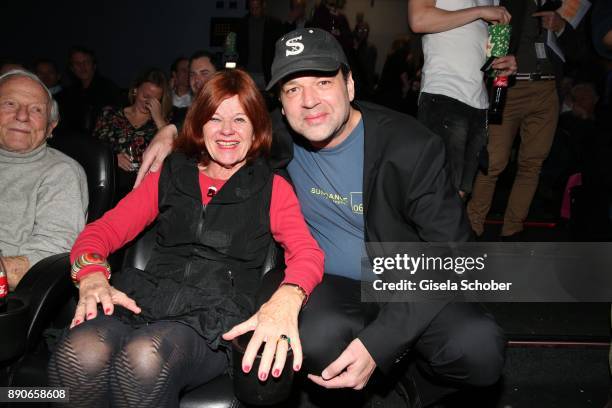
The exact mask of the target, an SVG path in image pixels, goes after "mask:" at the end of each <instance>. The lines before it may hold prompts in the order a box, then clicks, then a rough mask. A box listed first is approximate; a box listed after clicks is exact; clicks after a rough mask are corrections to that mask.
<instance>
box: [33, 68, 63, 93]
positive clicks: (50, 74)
mask: <svg viewBox="0 0 612 408" xmlns="http://www.w3.org/2000/svg"><path fill="white" fill-rule="evenodd" d="M36 75H38V77H39V78H40V80H41V81H43V83H44V84H45V85H46V86H47V88H53V87H54V86H55V85H57V83H58V82H59V80H60V76H59V74H58V72H57V70H56V69H55V67H54V66H53V64H49V63H48V62H40V63H38V65H36Z"/></svg>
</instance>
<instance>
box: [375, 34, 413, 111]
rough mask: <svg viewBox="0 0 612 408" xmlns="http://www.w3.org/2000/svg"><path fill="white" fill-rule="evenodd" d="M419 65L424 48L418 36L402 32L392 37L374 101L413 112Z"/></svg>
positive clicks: (395, 108) (397, 109) (399, 109)
mask: <svg viewBox="0 0 612 408" xmlns="http://www.w3.org/2000/svg"><path fill="white" fill-rule="evenodd" d="M422 65H423V52H422V49H421V42H420V39H419V38H418V37H413V36H408V35H401V36H399V37H397V38H396V39H395V40H393V43H392V44H391V51H390V52H389V55H388V56H387V58H386V60H385V64H384V65H383V69H382V73H381V75H380V80H379V81H378V88H377V91H376V101H377V102H378V103H379V104H381V105H384V106H386V107H388V108H391V109H394V110H396V111H398V112H404V113H408V114H410V115H413V116H416V113H417V96H418V93H419V89H420V69H421V67H422Z"/></svg>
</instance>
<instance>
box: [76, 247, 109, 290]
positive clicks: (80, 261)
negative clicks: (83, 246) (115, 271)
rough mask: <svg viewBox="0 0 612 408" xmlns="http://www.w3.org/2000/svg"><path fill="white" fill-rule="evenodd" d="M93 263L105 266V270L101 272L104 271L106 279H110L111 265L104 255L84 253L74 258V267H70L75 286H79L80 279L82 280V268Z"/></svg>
mask: <svg viewBox="0 0 612 408" xmlns="http://www.w3.org/2000/svg"><path fill="white" fill-rule="evenodd" d="M91 265H98V266H101V267H103V268H104V271H101V272H104V275H105V276H106V279H110V277H111V267H110V265H109V264H108V262H107V261H106V259H105V258H104V257H103V256H102V255H99V254H91V253H90V254H83V255H81V256H79V257H78V258H77V259H75V260H74V263H73V264H72V268H71V269H70V278H71V279H72V283H74V286H76V287H77V288H78V287H79V280H80V276H79V272H81V270H82V269H83V268H85V267H86V266H91Z"/></svg>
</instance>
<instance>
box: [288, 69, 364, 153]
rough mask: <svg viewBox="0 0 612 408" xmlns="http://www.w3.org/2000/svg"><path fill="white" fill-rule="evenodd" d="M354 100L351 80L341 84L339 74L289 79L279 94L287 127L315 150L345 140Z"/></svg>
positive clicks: (348, 130) (332, 145)
mask: <svg viewBox="0 0 612 408" xmlns="http://www.w3.org/2000/svg"><path fill="white" fill-rule="evenodd" d="M354 97H355V84H354V82H353V78H352V76H351V75H350V74H349V75H348V78H347V80H344V77H343V76H342V72H341V71H340V70H338V72H337V73H336V74H335V75H331V76H302V77H295V78H291V79H289V80H288V81H287V82H285V83H284V84H283V85H282V86H281V91H280V100H281V103H282V105H283V114H284V115H285V116H286V117H287V121H288V122H289V125H291V128H292V129H293V130H295V131H296V132H298V133H299V134H301V135H302V136H304V137H305V138H306V139H307V140H308V141H309V142H310V143H311V144H312V145H313V146H315V147H318V148H322V147H334V146H337V145H338V144H340V143H342V141H344V139H346V138H347V137H348V135H349V134H350V132H351V130H352V129H351V128H350V126H347V123H348V121H349V116H350V114H351V109H352V108H351V101H352V100H353V98H354Z"/></svg>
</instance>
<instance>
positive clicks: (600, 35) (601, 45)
mask: <svg viewBox="0 0 612 408" xmlns="http://www.w3.org/2000/svg"><path fill="white" fill-rule="evenodd" d="M591 27H592V30H593V44H594V45H595V49H596V50H597V52H598V53H599V54H600V55H601V56H603V57H606V58H608V59H612V1H610V0H599V1H597V2H596V3H595V5H594V7H593V11H592V13H591Z"/></svg>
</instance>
